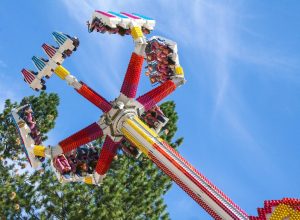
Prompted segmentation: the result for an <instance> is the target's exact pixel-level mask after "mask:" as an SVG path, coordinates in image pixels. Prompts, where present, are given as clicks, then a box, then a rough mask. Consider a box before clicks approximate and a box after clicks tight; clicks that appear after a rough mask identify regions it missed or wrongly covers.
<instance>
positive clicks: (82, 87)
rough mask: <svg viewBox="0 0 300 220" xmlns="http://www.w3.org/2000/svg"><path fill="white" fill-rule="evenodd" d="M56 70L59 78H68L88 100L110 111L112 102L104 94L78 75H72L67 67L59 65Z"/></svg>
mask: <svg viewBox="0 0 300 220" xmlns="http://www.w3.org/2000/svg"><path fill="white" fill-rule="evenodd" d="M54 72H55V73H56V75H57V76H58V77H59V78H61V79H62V80H66V81H67V83H68V84H69V85H70V86H72V87H74V89H75V90H76V91H77V92H78V93H79V94H80V95H82V96H83V97H84V98H86V99H87V100H88V101H90V102H91V103H93V104H94V105H95V106H97V107H98V108H99V109H101V110H102V111H103V112H108V111H109V110H110V109H111V108H112V106H111V104H110V103H109V102H108V101H107V100H106V99H105V98H103V96H101V95H100V94H98V93H97V92H95V91H94V90H93V89H91V88H90V87H89V86H87V85H86V84H85V83H83V82H79V81H78V80H77V79H76V77H75V76H73V75H71V74H70V72H69V71H68V70H67V69H65V68H64V67H63V66H62V65H58V66H57V68H56V69H55V70H54Z"/></svg>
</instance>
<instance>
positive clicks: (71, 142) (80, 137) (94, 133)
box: [49, 122, 103, 157]
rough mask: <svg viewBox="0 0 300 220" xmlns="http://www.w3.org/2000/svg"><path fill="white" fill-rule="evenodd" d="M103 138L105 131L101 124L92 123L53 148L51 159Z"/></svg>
mask: <svg viewBox="0 0 300 220" xmlns="http://www.w3.org/2000/svg"><path fill="white" fill-rule="evenodd" d="M102 136H103V130H102V129H101V127H100V126H99V124H97V123H96V122H95V123H92V124H90V125H89V126H87V127H85V128H83V129H82V130H80V131H78V132H76V133H75V134H73V135H71V136H69V137H68V138H66V139H64V140H62V141H60V142H59V143H58V145H57V146H55V147H51V148H50V152H49V154H50V155H51V157H56V156H58V155H60V154H65V153H67V152H70V151H72V150H74V149H76V148H78V147H80V146H82V145H84V144H87V143H89V142H91V141H93V140H96V139H97V138H100V137H102Z"/></svg>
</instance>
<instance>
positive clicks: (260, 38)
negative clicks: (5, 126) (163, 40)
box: [0, 0, 300, 220]
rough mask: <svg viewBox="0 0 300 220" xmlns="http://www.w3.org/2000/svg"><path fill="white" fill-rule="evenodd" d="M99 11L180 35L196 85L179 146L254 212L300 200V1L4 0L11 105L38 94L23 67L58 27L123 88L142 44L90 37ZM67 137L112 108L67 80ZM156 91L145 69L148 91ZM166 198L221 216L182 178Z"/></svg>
mask: <svg viewBox="0 0 300 220" xmlns="http://www.w3.org/2000/svg"><path fill="white" fill-rule="evenodd" d="M94 9H99V10H112V11H127V12H137V13H141V14H144V15H146V16H149V17H153V18H155V19H156V21H157V26H156V29H155V31H154V32H153V34H154V35H161V36H165V37H167V38H170V39H172V40H174V41H176V42H177V43H178V48H179V56H180V62H181V65H182V66H183V67H184V70H185V74H186V78H187V80H188V81H187V83H186V84H185V85H184V86H183V87H181V88H179V89H178V90H177V91H176V92H175V93H174V94H172V95H171V96H170V97H169V98H168V99H172V100H175V101H176V103H177V111H178V114H179V117H180V120H179V124H178V126H179V131H178V134H177V135H178V137H179V136H183V137H184V138H185V140H184V144H183V145H182V147H181V148H180V150H179V151H180V153H181V154H182V155H183V156H184V157H185V158H186V159H187V160H188V161H190V162H191V163H192V164H193V165H194V166H195V167H196V168H198V170H199V171H200V172H202V173H203V174H204V175H206V176H207V177H208V178H209V179H210V180H211V181H212V182H213V183H214V184H215V185H216V186H218V187H219V188H220V189H221V190H222V191H224V192H225V194H227V195H228V196H229V197H230V198H231V199H232V200H233V201H234V202H236V203H237V204H238V205H239V206H241V207H242V208H243V209H244V210H245V211H246V212H247V213H249V214H252V215H254V214H256V208H257V207H260V206H262V205H263V201H264V200H267V199H281V198H283V197H298V198H299V197H300V187H299V186H300V177H299V174H298V173H299V171H298V170H299V167H300V160H299V155H300V101H299V97H300V63H299V58H300V31H299V27H300V14H299V10H300V2H299V1H296V0H289V1H259V0H253V1H241V0H239V1H208V0H207V1H203V0H190V1H179V0H177V1H175V0H173V1H171V0H161V1H158V0H155V1H154V0H151V1H150V0H140V1H133V0H128V1H124V0H116V1H109V0H106V1H100V0H99V1H89V0H87V1H81V0H72V1H71V0H70V1H67V0H61V1H59V0H57V1H29V0H28V1H12V0H11V1H1V3H0V42H1V43H0V109H2V108H3V101H4V100H5V99H7V98H10V99H13V100H20V99H21V98H22V97H23V96H25V95H32V94H35V93H34V92H33V91H32V90H31V89H30V88H29V87H28V86H27V85H26V84H25V83H24V82H23V79H22V77H21V74H20V70H21V69H22V68H23V67H27V68H32V69H33V68H34V67H33V64H32V63H31V57H32V55H40V56H45V55H44V54H43V52H42V50H41V47H40V46H41V45H42V43H44V42H48V43H51V44H53V43H54V41H53V39H52V36H51V32H52V31H53V30H58V31H62V32H65V33H68V34H70V35H76V36H77V37H79V39H80V40H81V44H80V47H79V49H78V51H77V52H76V53H75V54H74V55H73V56H72V57H71V58H70V59H68V60H66V61H65V63H64V66H66V68H68V69H69V70H70V71H71V72H72V73H73V74H74V75H75V76H77V77H78V78H79V79H81V80H82V81H84V82H86V83H87V84H88V85H90V86H91V87H92V88H94V89H95V90H96V91H98V92H100V93H101V94H103V96H105V97H107V98H108V99H112V98H114V97H116V96H117V95H118V91H119V88H120V85H121V83H122V79H123V76H124V73H125V71H126V67H127V64H128V61H129V58H130V54H131V52H132V50H133V42H132V40H131V39H130V37H123V38H122V37H120V36H113V35H101V34H97V33H92V34H89V33H88V32H87V27H86V25H85V23H86V21H87V20H88V19H89V18H90V16H91V14H92V12H93V10H94ZM47 88H48V92H56V93H58V94H59V95H60V98H61V104H60V106H59V117H58V120H57V124H56V128H55V129H54V130H53V131H52V132H51V133H50V134H49V140H48V143H49V144H53V145H54V144H56V143H57V142H58V141H59V140H61V139H63V138H65V137H66V136H68V135H70V134H71V133H73V132H75V131H77V130H79V129H81V128H82V127H83V126H86V125H88V124H90V123H92V122H94V121H95V120H97V119H98V117H99V115H100V114H101V113H100V112H99V111H98V109H97V108H95V107H94V106H92V105H91V104H90V103H88V102H87V101H85V100H84V99H83V98H82V97H80V96H79V95H78V94H77V93H76V92H74V91H73V90H72V89H71V88H70V87H68V86H66V85H65V82H63V81H61V80H59V79H58V78H57V77H53V78H51V79H50V80H48V82H47ZM149 89H151V86H150V85H149V83H148V81H147V79H146V77H145V76H143V77H142V81H141V84H140V87H139V94H142V93H144V92H145V91H147V90H149ZM165 199H166V201H167V204H168V210H169V212H170V215H171V218H172V219H193V220H194V219H202V220H203V219H210V217H209V216H208V215H207V214H205V213H204V212H203V211H202V209H201V208H200V207H199V206H198V205H197V204H196V203H195V202H194V201H193V200H192V199H190V198H189V197H188V196H187V195H185V193H184V192H183V191H181V190H180V189H179V188H178V187H177V186H175V185H174V186H173V187H172V189H171V190H170V191H169V192H168V193H167V195H166V196H165Z"/></svg>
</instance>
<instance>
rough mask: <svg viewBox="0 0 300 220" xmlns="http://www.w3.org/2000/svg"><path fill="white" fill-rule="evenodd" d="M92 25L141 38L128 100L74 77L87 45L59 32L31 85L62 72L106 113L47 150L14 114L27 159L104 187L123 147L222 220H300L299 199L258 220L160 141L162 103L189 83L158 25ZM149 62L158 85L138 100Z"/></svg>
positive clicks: (97, 18) (129, 20) (136, 17)
mask: <svg viewBox="0 0 300 220" xmlns="http://www.w3.org/2000/svg"><path fill="white" fill-rule="evenodd" d="M87 25H88V31H89V32H94V31H95V32H99V33H109V34H119V35H121V36H126V35H131V36H132V38H133V41H134V45H135V46H134V50H133V52H132V54H131V58H130V61H129V64H128V68H127V71H126V73H125V77H124V80H123V83H122V86H121V89H120V95H119V96H118V97H117V98H116V99H115V100H113V101H107V100H106V99H105V98H104V97H103V96H101V95H100V94H98V93H97V92H96V91H95V90H93V89H92V88H90V87H89V86H88V85H86V84H85V83H84V82H82V81H78V80H77V78H76V77H75V76H73V75H71V74H70V72H69V71H68V70H67V69H65V68H64V67H63V66H62V63H63V61H64V59H65V58H67V57H69V56H71V55H72V54H73V52H74V51H76V49H77V47H78V46H79V40H78V38H77V37H71V36H69V35H67V34H64V33H61V32H53V37H54V39H55V41H56V42H57V44H58V45H57V46H51V45H48V44H43V45H42V47H43V49H44V51H45V52H46V54H47V55H48V59H44V58H39V57H36V56H34V57H33V58H32V60H33V62H34V64H35V66H36V67H37V69H38V72H34V71H31V70H26V69H23V70H22V71H21V72H22V74H23V76H24V80H25V82H26V83H27V84H29V86H30V87H31V88H32V89H34V90H37V91H38V90H41V89H42V90H43V89H46V86H45V83H46V81H45V79H44V78H46V79H47V78H50V77H51V76H52V74H53V73H55V74H56V75H57V76H58V77H59V78H61V79H62V80H65V81H66V82H67V84H68V85H70V86H71V87H73V88H74V89H75V91H76V92H77V93H78V94H80V95H82V96H83V97H84V98H86V99H87V100H88V101H89V102H91V103H92V104H93V105H95V106H96V107H97V108H99V109H100V110H102V112H103V114H102V115H101V116H100V117H99V119H98V120H97V121H96V122H94V123H92V124H90V125H88V126H86V127H85V128H83V129H81V130H80V131H78V132H76V133H75V134H73V135H71V136H69V137H68V138H66V139H64V140H62V141H60V142H59V143H58V144H57V145H56V146H49V147H45V146H43V145H42V144H40V142H39V141H38V142H36V141H35V140H34V137H33V136H31V135H32V133H31V132H32V129H30V128H29V127H30V126H31V125H32V122H30V121H28V120H27V121H26V120H23V119H22V118H21V117H20V114H22V113H20V112H19V111H20V109H14V110H13V111H12V115H13V118H14V119H15V121H16V126H17V128H18V130H19V132H20V136H21V138H22V142H23V145H24V150H25V153H26V155H27V157H28V160H29V161H30V163H31V165H32V166H33V167H34V168H36V167H37V166H38V164H41V161H42V159H43V158H45V157H49V158H50V159H51V164H52V168H53V170H54V172H55V173H56V175H57V177H58V179H59V181H61V182H75V181H83V182H85V183H88V184H96V185H100V184H101V183H102V180H103V178H104V177H105V175H106V173H107V171H108V170H109V167H110V164H111V162H112V161H113V159H114V157H115V156H116V154H117V151H118V149H121V150H123V152H124V154H125V155H128V156H130V157H134V158H137V157H138V156H139V155H140V154H141V153H144V154H145V155H146V156H147V157H148V158H149V159H151V160H152V161H153V162H154V163H155V164H156V165H157V166H158V167H159V168H160V169H161V170H162V171H163V172H165V173H166V174H167V175H168V176H169V177H170V178H171V179H172V180H173V181H174V182H176V183H177V184H178V185H179V186H180V187H181V188H182V189H183V190H184V191H185V192H186V193H188V194H189V195H190V196H191V198H193V199H194V200H195V201H196V202H197V203H198V204H199V205H200V206H202V208H204V209H205V210H206V211H207V212H208V213H209V214H210V215H211V216H212V217H213V218H214V219H243V220H246V219H253V220H254V219H259V220H260V219H280V218H281V217H282V218H281V219H284V218H290V219H299V218H298V217H299V215H298V214H299V213H298V211H299V208H298V207H299V203H297V202H299V201H298V200H288V199H285V200H282V201H281V200H280V201H279V202H269V203H265V208H264V209H259V216H258V217H251V216H248V214H247V213H246V212H244V211H243V210H242V209H241V208H240V207H239V206H238V205H236V204H235V203H234V202H233V201H231V200H230V199H229V198H228V197H227V196H226V195H225V194H224V193H223V192H222V191H221V190H220V189H218V188H217V187H216V186H215V185H213V184H212V183H211V182H210V181H209V180H208V179H207V178H206V177H205V176H204V175H202V174H201V173H200V172H199V171H197V170H196V169H195V168H194V167H193V166H192V165H191V164H190V163H189V162H188V161H186V160H185V159H184V158H183V157H182V156H181V155H180V154H179V153H178V152H177V151H176V150H174V149H173V148H172V147H171V146H169V144H168V143H167V142H166V141H164V140H163V139H162V138H160V135H159V134H160V133H161V132H162V131H163V129H164V128H165V125H166V124H167V122H168V118H167V117H166V116H165V115H164V114H163V112H162V111H161V110H160V108H159V107H158V105H157V104H158V103H159V102H160V101H161V100H163V99H164V98H165V97H167V96H168V95H169V94H171V93H172V92H173V91H175V90H176V89H177V88H178V87H180V86H181V85H183V84H184V83H185V78H184V71H183V68H182V67H181V65H180V63H179V58H178V51H177V44H176V43H175V42H173V41H171V40H169V39H166V38H163V37H160V36H153V37H151V38H149V39H147V38H146V37H145V36H144V35H145V34H150V32H152V31H153V29H154V26H155V20H153V19H151V18H149V17H146V16H143V15H140V14H136V13H125V12H121V13H116V12H112V11H109V12H103V11H98V10H96V11H95V12H94V13H93V15H92V18H91V20H90V21H88V22H87ZM144 60H146V62H147V66H146V67H145V68H146V69H147V70H146V75H147V76H148V77H149V79H150V82H151V84H153V85H154V86H155V85H156V87H155V88H153V89H152V90H151V91H149V92H147V93H146V94H143V95H141V96H139V97H136V93H137V88H138V84H139V81H140V76H141V71H142V69H143V62H144ZM30 133H31V135H30ZM98 139H102V140H103V143H102V146H101V147H100V148H98V147H94V146H93V141H95V140H98ZM287 201H288V202H287ZM296 206H297V208H296ZM270 214H271V215H270ZM269 216H270V217H269Z"/></svg>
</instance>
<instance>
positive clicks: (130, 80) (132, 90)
mask: <svg viewBox="0 0 300 220" xmlns="http://www.w3.org/2000/svg"><path fill="white" fill-rule="evenodd" d="M143 61H144V57H143V56H140V55H137V54H136V53H132V54H131V58H130V62H129V64H128V68H127V71H126V75H125V78H124V81H123V84H122V88H121V93H123V94H124V95H126V96H127V97H128V98H134V97H135V96H136V91H137V88H138V85H139V81H140V76H141V71H142V67H143Z"/></svg>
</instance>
